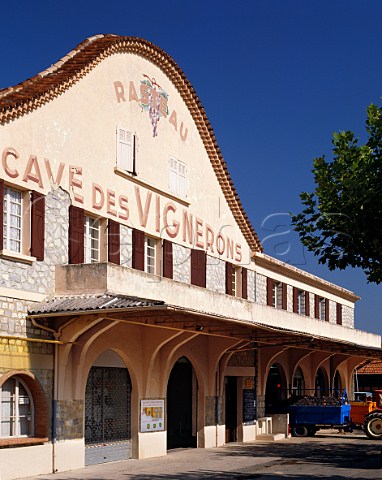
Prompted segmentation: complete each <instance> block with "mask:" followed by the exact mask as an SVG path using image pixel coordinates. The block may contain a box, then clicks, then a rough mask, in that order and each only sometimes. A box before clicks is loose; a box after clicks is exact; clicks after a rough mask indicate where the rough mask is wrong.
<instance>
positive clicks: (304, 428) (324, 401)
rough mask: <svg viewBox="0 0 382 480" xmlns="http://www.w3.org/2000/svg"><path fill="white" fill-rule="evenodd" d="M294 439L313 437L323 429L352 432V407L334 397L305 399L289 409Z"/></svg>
mask: <svg viewBox="0 0 382 480" xmlns="http://www.w3.org/2000/svg"><path fill="white" fill-rule="evenodd" d="M288 413H289V426H290V432H291V434H292V436H293V437H308V436H313V435H315V433H316V432H317V430H320V429H323V428H338V429H342V430H347V431H351V425H352V424H351V418H350V405H349V404H348V403H345V401H344V399H336V398H333V397H320V398H317V397H304V398H302V399H300V400H298V401H297V402H296V403H295V404H293V405H290V406H289V407H288Z"/></svg>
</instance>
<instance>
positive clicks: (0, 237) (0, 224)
mask: <svg viewBox="0 0 382 480" xmlns="http://www.w3.org/2000/svg"><path fill="white" fill-rule="evenodd" d="M3 248H4V180H3V179H0V250H2V249H3Z"/></svg>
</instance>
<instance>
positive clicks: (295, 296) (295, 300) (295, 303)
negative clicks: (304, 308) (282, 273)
mask: <svg viewBox="0 0 382 480" xmlns="http://www.w3.org/2000/svg"><path fill="white" fill-rule="evenodd" d="M293 312H294V313H298V288H296V287H293Z"/></svg>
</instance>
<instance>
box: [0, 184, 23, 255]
mask: <svg viewBox="0 0 382 480" xmlns="http://www.w3.org/2000/svg"><path fill="white" fill-rule="evenodd" d="M21 222H22V195H21V192H19V191H17V190H13V189H11V188H7V187H5V188H4V218H3V228H4V240H3V245H4V249H6V250H10V251H12V252H19V253H20V252H21V238H22V231H21Z"/></svg>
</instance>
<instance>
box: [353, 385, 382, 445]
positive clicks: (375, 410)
mask: <svg viewBox="0 0 382 480" xmlns="http://www.w3.org/2000/svg"><path fill="white" fill-rule="evenodd" d="M373 397H374V400H375V402H368V401H367V399H366V401H365V402H364V403H365V404H366V405H365V406H364V412H363V413H364V422H363V429H364V431H365V433H366V435H367V437H368V438H370V439H372V440H382V390H374V392H373ZM370 403H372V404H373V405H372V408H370ZM352 408H353V407H352Z"/></svg>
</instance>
